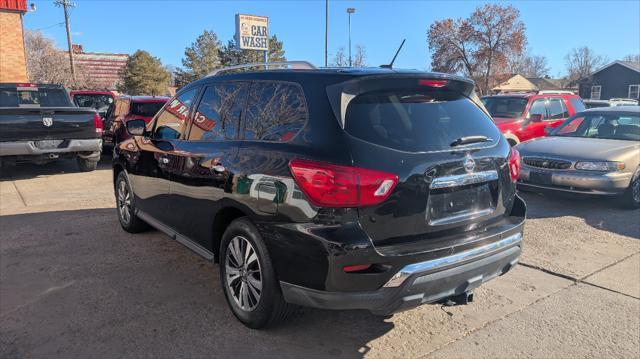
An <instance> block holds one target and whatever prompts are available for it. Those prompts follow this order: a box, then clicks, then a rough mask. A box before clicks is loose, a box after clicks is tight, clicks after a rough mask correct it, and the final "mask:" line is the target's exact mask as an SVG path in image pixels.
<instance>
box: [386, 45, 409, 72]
mask: <svg viewBox="0 0 640 359" xmlns="http://www.w3.org/2000/svg"><path fill="white" fill-rule="evenodd" d="M405 41H407V39H402V43H401V44H400V47H398V51H396V54H395V55H394V56H393V59H391V63H390V64H389V65H380V67H382V68H383V69H392V68H393V63H394V62H395V61H396V57H398V54H399V53H400V50H402V46H404V42H405Z"/></svg>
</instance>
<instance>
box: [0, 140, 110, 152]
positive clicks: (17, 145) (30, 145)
mask: <svg viewBox="0 0 640 359" xmlns="http://www.w3.org/2000/svg"><path fill="white" fill-rule="evenodd" d="M101 150H102V139H100V138H91V139H86V140H69V143H68V145H67V147H62V148H47V149H41V148H38V147H37V146H36V141H14V142H0V156H20V155H42V154H47V153H67V152H99V151H101Z"/></svg>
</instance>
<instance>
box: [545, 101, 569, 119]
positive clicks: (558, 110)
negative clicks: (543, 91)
mask: <svg viewBox="0 0 640 359" xmlns="http://www.w3.org/2000/svg"><path fill="white" fill-rule="evenodd" d="M547 112H548V113H549V117H548V119H549V120H559V119H563V118H567V117H569V113H568V112H567V108H566V107H565V105H564V101H563V100H562V99H561V98H550V99H549V101H547Z"/></svg>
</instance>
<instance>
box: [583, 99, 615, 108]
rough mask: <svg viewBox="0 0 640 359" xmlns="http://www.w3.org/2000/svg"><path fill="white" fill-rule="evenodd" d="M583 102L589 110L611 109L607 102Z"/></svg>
mask: <svg viewBox="0 0 640 359" xmlns="http://www.w3.org/2000/svg"><path fill="white" fill-rule="evenodd" d="M583 102H584V105H585V107H586V108H587V109H591V108H597V107H611V104H610V103H609V101H607V100H583Z"/></svg>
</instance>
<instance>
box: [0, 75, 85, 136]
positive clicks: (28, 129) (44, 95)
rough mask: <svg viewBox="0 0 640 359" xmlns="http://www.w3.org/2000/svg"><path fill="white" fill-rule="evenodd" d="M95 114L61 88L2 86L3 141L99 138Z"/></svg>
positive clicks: (0, 116) (0, 131)
mask: <svg viewBox="0 0 640 359" xmlns="http://www.w3.org/2000/svg"><path fill="white" fill-rule="evenodd" d="M95 113H96V112H95V110H93V109H89V108H79V107H75V106H74V105H73V103H71V100H70V98H69V95H68V94H67V92H66V91H65V90H64V89H63V88H61V87H37V86H33V85H30V86H15V85H14V86H0V141H27V140H66V139H87V138H96V137H97V134H96V130H95V123H94V116H95Z"/></svg>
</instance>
